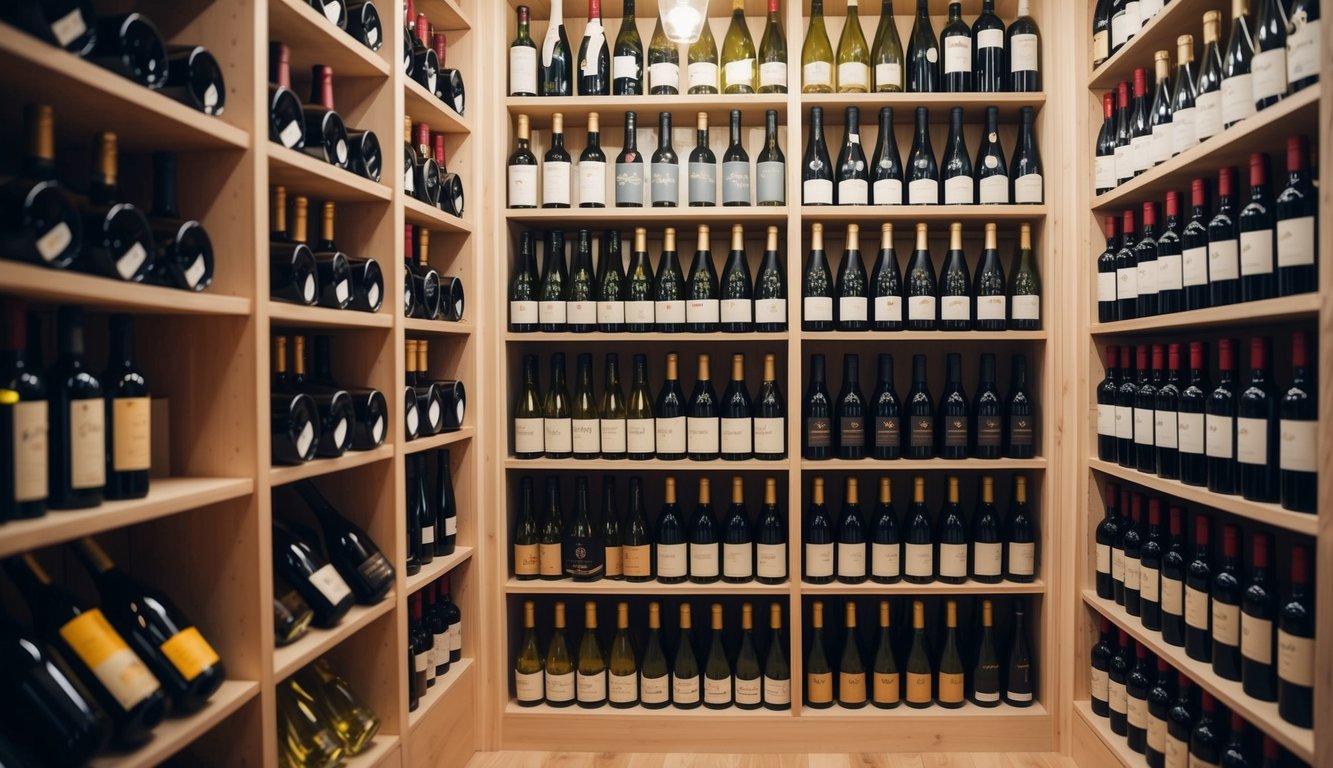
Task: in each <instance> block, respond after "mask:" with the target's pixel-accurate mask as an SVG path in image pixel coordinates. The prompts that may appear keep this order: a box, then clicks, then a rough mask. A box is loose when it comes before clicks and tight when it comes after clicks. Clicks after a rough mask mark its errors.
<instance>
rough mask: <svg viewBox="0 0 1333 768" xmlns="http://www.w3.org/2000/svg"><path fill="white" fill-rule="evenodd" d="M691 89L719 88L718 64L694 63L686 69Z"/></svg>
mask: <svg viewBox="0 0 1333 768" xmlns="http://www.w3.org/2000/svg"><path fill="white" fill-rule="evenodd" d="M686 71H687V73H688V76H689V79H690V86H689V87H690V89H691V90H693V89H695V88H713V89H716V88H717V64H714V63H713V62H711V61H692V62H690V63H689V65H688V67H686Z"/></svg>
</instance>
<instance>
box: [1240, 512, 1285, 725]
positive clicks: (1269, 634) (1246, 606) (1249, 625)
mask: <svg viewBox="0 0 1333 768" xmlns="http://www.w3.org/2000/svg"><path fill="white" fill-rule="evenodd" d="M1250 546H1251V547H1252V548H1253V552H1252V554H1251V556H1250V579H1249V581H1248V582H1247V583H1246V585H1245V591H1244V592H1243V593H1241V606H1240V611H1241V613H1240V656H1241V658H1240V680H1241V685H1242V687H1243V688H1244V690H1245V693H1246V694H1248V695H1249V696H1251V697H1253V698H1256V699H1258V700H1260V701H1277V674H1276V668H1277V667H1276V664H1275V659H1274V653H1273V648H1274V641H1273V637H1274V632H1273V630H1274V627H1273V623H1274V622H1275V621H1276V620H1277V584H1276V582H1275V580H1274V579H1273V578H1272V577H1271V576H1270V574H1269V565H1268V563H1269V538H1268V534H1267V533H1263V532H1258V533H1255V534H1254V536H1253V537H1252V538H1251V539H1250Z"/></svg>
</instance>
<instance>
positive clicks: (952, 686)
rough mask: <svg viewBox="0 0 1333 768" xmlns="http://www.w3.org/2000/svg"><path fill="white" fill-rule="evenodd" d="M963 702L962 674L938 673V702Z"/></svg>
mask: <svg viewBox="0 0 1333 768" xmlns="http://www.w3.org/2000/svg"><path fill="white" fill-rule="evenodd" d="M962 700H963V673H961V672H959V673H958V674H956V675H949V674H945V673H943V672H941V673H940V701H947V702H957V701H962Z"/></svg>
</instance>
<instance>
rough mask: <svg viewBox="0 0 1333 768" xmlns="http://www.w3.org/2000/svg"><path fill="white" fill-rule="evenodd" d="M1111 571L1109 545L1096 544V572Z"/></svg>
mask: <svg viewBox="0 0 1333 768" xmlns="http://www.w3.org/2000/svg"><path fill="white" fill-rule="evenodd" d="M1110 572H1111V545H1110V544H1098V545H1097V573H1110Z"/></svg>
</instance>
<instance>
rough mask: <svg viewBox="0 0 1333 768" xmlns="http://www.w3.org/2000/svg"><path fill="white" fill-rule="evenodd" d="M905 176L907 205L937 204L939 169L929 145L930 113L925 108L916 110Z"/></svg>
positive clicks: (940, 196)
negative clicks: (914, 127)
mask: <svg viewBox="0 0 1333 768" xmlns="http://www.w3.org/2000/svg"><path fill="white" fill-rule="evenodd" d="M905 176H906V183H907V203H908V204H909V205H938V204H939V202H940V200H941V198H942V195H941V191H940V169H939V165H938V164H937V163H936V161H935V150H934V148H933V147H932V146H931V144H930V112H929V110H927V109H926V108H925V107H917V108H916V131H915V132H914V133H913V134H912V149H911V151H910V152H908V153H907V169H906V173H905Z"/></svg>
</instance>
